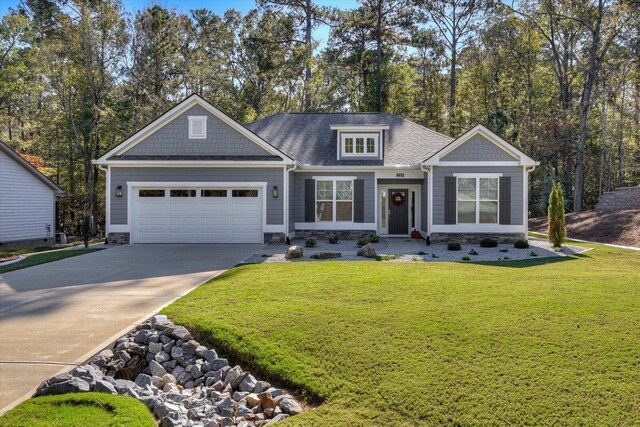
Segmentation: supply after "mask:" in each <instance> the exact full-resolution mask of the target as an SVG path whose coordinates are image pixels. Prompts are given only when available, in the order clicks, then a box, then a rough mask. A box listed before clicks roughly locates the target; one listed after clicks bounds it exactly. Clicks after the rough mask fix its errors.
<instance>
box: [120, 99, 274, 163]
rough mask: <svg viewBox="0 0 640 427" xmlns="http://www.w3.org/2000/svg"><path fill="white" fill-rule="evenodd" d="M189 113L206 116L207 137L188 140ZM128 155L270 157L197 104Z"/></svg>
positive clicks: (126, 153) (130, 150) (134, 147)
mask: <svg viewBox="0 0 640 427" xmlns="http://www.w3.org/2000/svg"><path fill="white" fill-rule="evenodd" d="M189 116H207V138H206V139H189ZM123 155H124V156H127V155H193V156H197V155H218V156H224V155H228V156H239V155H240V156H241V155H246V156H269V155H271V153H268V152H267V151H265V150H264V149H263V148H261V147H259V146H258V145H257V144H256V143H255V142H253V141H251V140H250V139H248V138H247V137H245V136H244V135H242V134H241V133H239V132H238V131H236V130H235V129H233V128H232V127H231V126H229V125H228V124H226V123H224V122H223V121H222V120H220V119H219V118H217V117H216V116H213V115H212V114H210V113H209V112H208V111H207V110H205V109H204V108H203V107H202V106H200V105H196V106H193V107H191V108H190V109H188V110H187V111H185V112H184V113H182V114H181V115H179V116H178V117H176V118H175V119H173V120H172V121H171V122H169V123H167V124H166V125H164V126H163V127H162V128H160V129H158V130H157V131H156V132H154V133H153V134H151V135H149V136H148V137H147V138H146V139H144V140H143V141H141V142H139V143H138V144H136V145H135V146H133V147H132V148H131V149H129V150H128V151H126V152H125V153H123Z"/></svg>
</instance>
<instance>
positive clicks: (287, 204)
mask: <svg viewBox="0 0 640 427" xmlns="http://www.w3.org/2000/svg"><path fill="white" fill-rule="evenodd" d="M296 169H298V163H297V162H295V161H294V163H293V167H292V168H290V169H289V168H287V174H286V176H287V182H285V186H286V189H287V191H286V194H285V197H286V200H284V201H283V205H284V206H285V207H286V209H285V216H284V217H285V221H284V236H285V242H286V243H287V244H290V242H291V241H290V239H289V222H290V221H291V218H290V217H289V213H290V211H291V205H290V201H291V197H290V196H289V192H290V191H291V188H289V172H293V171H295V170H296Z"/></svg>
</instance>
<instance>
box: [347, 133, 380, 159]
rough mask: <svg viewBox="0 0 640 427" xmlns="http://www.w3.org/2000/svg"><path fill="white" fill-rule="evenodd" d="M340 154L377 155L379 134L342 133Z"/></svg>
mask: <svg viewBox="0 0 640 427" xmlns="http://www.w3.org/2000/svg"><path fill="white" fill-rule="evenodd" d="M341 140H342V155H343V156H347V157H348V156H369V157H371V156H377V155H378V143H379V141H380V134H378V133H362V134H356V133H343V134H341Z"/></svg>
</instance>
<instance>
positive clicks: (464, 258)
mask: <svg viewBox="0 0 640 427" xmlns="http://www.w3.org/2000/svg"><path fill="white" fill-rule="evenodd" d="M462 260H463V261H471V258H469V257H468V256H466V255H465V256H463V257H462Z"/></svg>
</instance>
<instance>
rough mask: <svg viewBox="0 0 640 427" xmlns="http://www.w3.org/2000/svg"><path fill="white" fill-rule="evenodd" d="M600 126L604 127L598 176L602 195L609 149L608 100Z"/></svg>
mask: <svg viewBox="0 0 640 427" xmlns="http://www.w3.org/2000/svg"><path fill="white" fill-rule="evenodd" d="M601 117H602V118H601V120H600V127H601V128H602V147H600V174H599V177H598V195H599V196H601V195H602V182H603V177H604V160H605V157H606V154H605V153H606V151H607V102H606V101H605V102H604V106H603V111H602V116H601Z"/></svg>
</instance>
